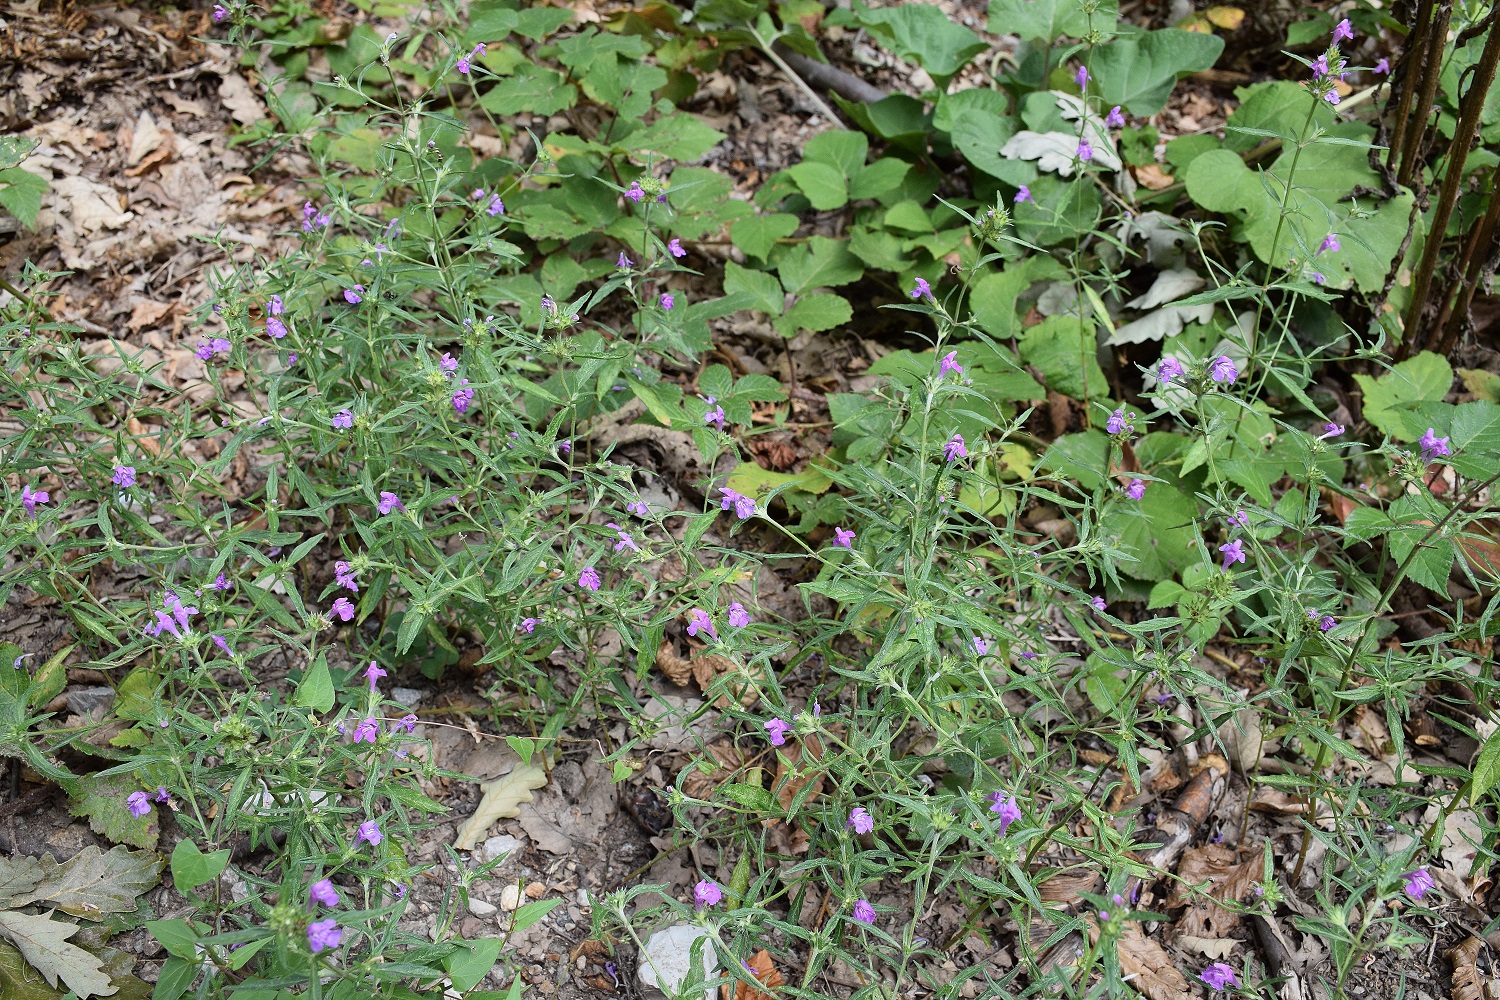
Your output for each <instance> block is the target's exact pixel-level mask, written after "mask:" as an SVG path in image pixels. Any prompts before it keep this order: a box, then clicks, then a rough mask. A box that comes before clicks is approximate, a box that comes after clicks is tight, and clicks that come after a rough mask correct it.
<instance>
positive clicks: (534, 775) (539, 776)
mask: <svg viewBox="0 0 1500 1000" xmlns="http://www.w3.org/2000/svg"><path fill="white" fill-rule="evenodd" d="M545 784H547V772H546V770H545V769H544V768H542V767H541V765H540V764H517V765H516V767H515V769H514V770H512V771H511V772H510V773H509V774H507V775H506V776H505V777H503V778H500V779H499V780H498V781H487V782H485V783H484V784H482V785H480V786H479V787H480V788H482V789H483V790H484V796H483V797H482V798H481V799H480V800H479V806H478V808H476V809H475V810H474V815H472V816H470V817H469V818H468V819H466V820H464V821H463V823H462V824H461V825H460V826H459V828H458V830H457V832H456V833H455V834H454V838H453V846H454V847H455V848H457V849H458V850H460V851H472V850H473V849H474V848H475V847H477V846H479V842H480V841H481V840H483V839H484V835H485V833H486V832H487V831H488V830H489V828H490V825H491V824H493V823H494V822H495V821H496V820H499V819H511V818H514V817H516V816H519V815H520V814H521V805H522V804H523V803H526V802H530V801H531V798H532V796H531V793H532V791H533V790H535V789H538V788H541V787H542V786H544V785H545Z"/></svg>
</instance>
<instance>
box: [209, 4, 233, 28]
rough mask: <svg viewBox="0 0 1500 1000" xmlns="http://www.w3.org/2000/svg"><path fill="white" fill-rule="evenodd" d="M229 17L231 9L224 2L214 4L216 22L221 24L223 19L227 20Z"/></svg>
mask: <svg viewBox="0 0 1500 1000" xmlns="http://www.w3.org/2000/svg"><path fill="white" fill-rule="evenodd" d="M228 17H229V11H228V10H227V9H226V8H225V7H224V5H223V4H218V3H216V4H214V13H213V19H214V24H220V23H222V22H223V21H225V20H226V19H227V18H228Z"/></svg>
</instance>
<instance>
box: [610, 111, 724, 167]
mask: <svg viewBox="0 0 1500 1000" xmlns="http://www.w3.org/2000/svg"><path fill="white" fill-rule="evenodd" d="M723 140H724V133H723V132H720V131H719V130H718V129H715V128H710V127H709V126H707V125H705V124H704V123H703V122H701V121H699V120H698V118H697V117H696V116H695V115H690V114H685V113H680V112H679V113H674V114H670V115H663V116H662V117H660V118H658V119H656V121H654V122H652V123H651V124H650V125H647V126H646V127H645V128H643V129H640V130H639V131H637V132H632V133H631V134H630V136H629V137H628V138H627V139H626V140H625V142H624V143H623V146H624V148H625V149H627V150H629V151H630V152H632V153H655V154H657V155H658V156H662V157H665V158H666V159H669V160H679V161H682V162H691V161H693V160H697V159H700V158H702V157H703V156H704V155H705V154H706V153H707V152H708V151H709V150H711V149H713V148H714V147H715V146H717V145H718V144H719V143H720V142H722V141H723Z"/></svg>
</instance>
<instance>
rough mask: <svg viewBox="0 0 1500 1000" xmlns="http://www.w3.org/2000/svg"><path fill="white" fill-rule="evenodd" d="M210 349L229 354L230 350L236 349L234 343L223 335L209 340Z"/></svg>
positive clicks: (217, 352)
mask: <svg viewBox="0 0 1500 1000" xmlns="http://www.w3.org/2000/svg"><path fill="white" fill-rule="evenodd" d="M208 349H209V350H210V351H213V352H214V353H215V354H225V355H227V354H228V353H229V352H230V351H232V350H234V345H233V344H231V343H230V342H229V341H227V340H225V339H224V338H223V337H215V338H214V339H213V340H210V341H209V342H208Z"/></svg>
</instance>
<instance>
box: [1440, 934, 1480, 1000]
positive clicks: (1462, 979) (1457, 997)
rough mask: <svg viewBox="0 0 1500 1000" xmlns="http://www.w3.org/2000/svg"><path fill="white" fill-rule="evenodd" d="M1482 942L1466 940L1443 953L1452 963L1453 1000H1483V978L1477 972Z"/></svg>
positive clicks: (1472, 939)
mask: <svg viewBox="0 0 1500 1000" xmlns="http://www.w3.org/2000/svg"><path fill="white" fill-rule="evenodd" d="M1483 947H1484V942H1483V941H1481V940H1480V939H1479V938H1477V937H1470V938H1466V939H1465V940H1463V941H1461V942H1459V943H1458V944H1456V945H1454V946H1453V947H1452V948H1450V949H1448V951H1447V952H1445V953H1444V954H1445V957H1447V959H1448V960H1449V961H1450V962H1452V963H1453V1000H1485V997H1484V976H1483V974H1482V973H1480V971H1479V951H1480V949H1481V948H1483Z"/></svg>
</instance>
